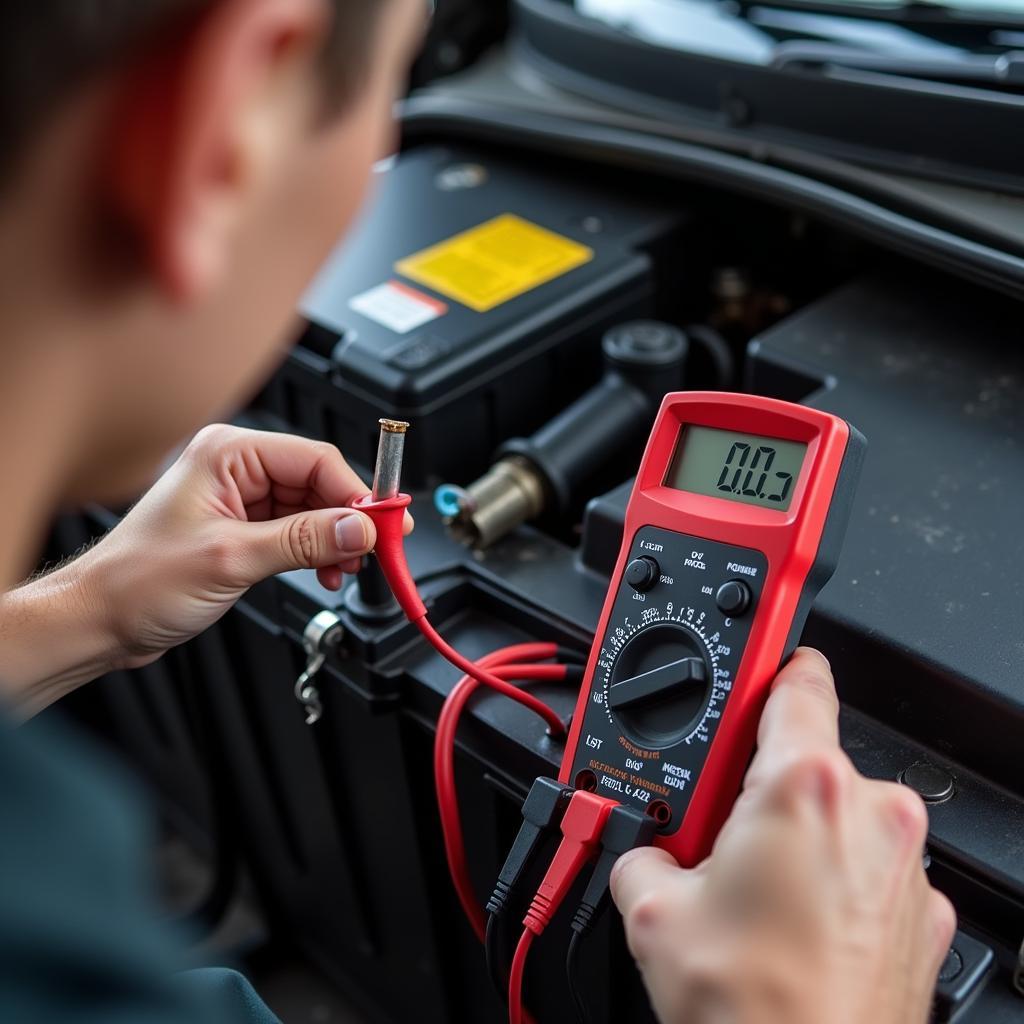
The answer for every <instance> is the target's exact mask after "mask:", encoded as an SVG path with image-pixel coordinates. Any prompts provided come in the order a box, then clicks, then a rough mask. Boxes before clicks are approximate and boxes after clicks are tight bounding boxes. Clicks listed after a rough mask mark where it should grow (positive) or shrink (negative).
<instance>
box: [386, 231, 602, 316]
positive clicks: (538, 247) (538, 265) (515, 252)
mask: <svg viewBox="0 0 1024 1024" xmlns="http://www.w3.org/2000/svg"><path fill="white" fill-rule="evenodd" d="M593 258H594V252H593V250H592V249H588V248H587V246H585V245H580V243H579V242H574V241H573V240H572V239H571V238H566V237H564V236H563V235H559V234H556V233H555V232H554V231H548V229H547V228H542V227H540V225H538V224H532V223H531V222H530V221H528V220H524V219H523V218H522V217H517V216H516V215H515V214H513V213H503V214H502V215H501V216H499V217H495V218H494V219H493V220H489V221H486V222H485V223H483V224H478V225H477V226H476V227H475V228H470V229H469V230H468V231H463V232H462V234H459V235H455V236H454V237H452V238H448V239H446V240H445V241H443V242H439V243H438V244H437V245H432V246H430V248H429V249H423V250H421V251H420V252H417V253H414V254H413V255H412V256H407V257H406V258H405V259H404V260H400V261H399V262H398V263H396V264H395V269H396V270H397V271H398V272H399V273H400V274H404V275H405V276H406V277H408V278H411V279H412V280H413V281H417V282H418V283H419V284H423V285H426V286H427V287H428V288H432V289H433V290H434V291H436V292H440V293H441V294H442V295H446V296H448V297H449V298H452V299H455V301H456V302H461V303H462V304H463V305H464V306H469V308H470V309H475V310H476V311H477V312H478V313H486V312H487V311H488V310H489V309H494V307H495V306H500V305H501V304H502V303H503V302H508V300H509V299H514V298H515V297H516V296H517V295H522V294H523V293H524V292H528V291H532V290H533V289H534V288H536V287H537V286H538V285H542V284H545V283H546V282H547V281H551V280H553V279H554V278H556V277H560V276H561V275H562V274H565V273H567V272H568V271H570V270H573V269H574V268H575V267H580V266H582V265H583V264H584V263H589V262H590V261H591V260H592V259H593Z"/></svg>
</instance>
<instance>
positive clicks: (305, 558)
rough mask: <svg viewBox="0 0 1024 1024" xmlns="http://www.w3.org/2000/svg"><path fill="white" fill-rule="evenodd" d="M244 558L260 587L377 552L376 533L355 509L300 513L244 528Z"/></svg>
mask: <svg viewBox="0 0 1024 1024" xmlns="http://www.w3.org/2000/svg"><path fill="white" fill-rule="evenodd" d="M242 538H243V559H244V561H245V564H246V566H247V568H248V570H249V571H250V573H251V575H252V582H253V583H257V582H259V581H260V580H262V579H266V578H267V577H268V576H273V575H275V574H276V573H279V572H288V571H289V570H291V569H324V568H327V567H328V566H333V565H341V564H342V563H344V562H350V561H351V560H352V559H354V558H361V557H362V556H363V555H365V554H367V553H368V552H370V551H372V550H373V546H374V544H376V543H377V531H376V528H375V527H374V525H373V521H372V520H371V519H370V517H369V516H366V515H363V513H362V512H357V511H355V509H347V508H344V509H339V508H328V509H318V510H315V511H307V512H297V513H296V514H295V515H292V516H285V517H284V518H282V519H270V520H267V521H266V522H262V523H246V524H244V531H243V533H242Z"/></svg>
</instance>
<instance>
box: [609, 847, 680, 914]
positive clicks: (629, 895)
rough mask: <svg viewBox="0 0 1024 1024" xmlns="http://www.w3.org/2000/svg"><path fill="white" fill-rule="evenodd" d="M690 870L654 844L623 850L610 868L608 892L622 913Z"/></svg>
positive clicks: (674, 882) (675, 882)
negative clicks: (609, 889) (609, 890)
mask: <svg viewBox="0 0 1024 1024" xmlns="http://www.w3.org/2000/svg"><path fill="white" fill-rule="evenodd" d="M688 874H689V872H688V871H686V870H685V869H684V868H681V867H680V866H679V865H678V864H677V863H676V860H675V858H674V857H673V856H672V854H670V853H668V852H667V851H666V850H662V849H659V848H658V847H655V846H641V847H638V848H637V849H635V850H630V851H629V852H628V853H624V854H623V855H622V856H621V857H620V858H619V859H618V860H617V861H616V862H615V867H614V868H613V869H612V877H611V892H612V899H613V900H614V901H615V905H616V906H617V907H618V908H619V912H620V913H621V914H622V916H623V917H625V916H627V915H628V914H629V912H630V911H631V910H632V909H633V907H635V906H636V905H637V904H638V903H641V902H642V901H643V900H644V899H645V898H648V897H650V896H652V895H653V894H655V893H657V892H660V891H662V890H663V889H665V888H666V887H668V886H670V885H673V884H677V883H678V882H679V880H680V879H682V878H683V877H685V876H686V875H688Z"/></svg>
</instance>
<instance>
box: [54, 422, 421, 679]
mask: <svg viewBox="0 0 1024 1024" xmlns="http://www.w3.org/2000/svg"><path fill="white" fill-rule="evenodd" d="M368 490H369V488H367V487H366V485H365V484H364V483H363V481H362V480H361V479H360V478H359V477H358V476H357V475H356V473H355V472H353V470H352V469H350V468H349V466H348V465H347V463H346V462H345V460H344V459H343V458H342V456H341V453H340V452H339V451H338V449H337V448H335V447H334V446H333V445H329V444H325V443H323V442H318V441H310V440H307V439H305V438H300V437H293V436H289V435H287V434H276V433H266V432H262V431H256V430H243V429H240V428H237V427H230V426H222V425H217V426H212V427H207V428H205V429H204V430H202V431H200V433H199V434H197V435H196V437H195V439H194V440H193V441H192V442H191V444H189V446H188V447H187V448H186V449H185V451H184V452H183V453H182V455H181V457H180V458H179V459H178V460H177V461H176V462H175V463H174V464H173V465H172V466H171V467H170V469H168V470H167V472H166V473H165V474H164V475H163V476H162V477H161V478H160V479H159V480H158V481H157V482H156V483H155V484H154V485H153V487H152V488H151V489H150V490H149V492H147V494H146V495H145V496H144V497H143V498H142V499H141V501H139V503H138V504H137V505H136V506H135V507H134V508H133V509H132V510H131V511H130V512H129V513H128V515H127V516H126V517H125V518H124V520H123V521H122V522H121V523H120V524H119V525H118V526H117V527H116V528H115V529H114V530H112V531H111V533H110V534H108V535H107V537H105V538H104V539H103V540H102V541H101V542H100V543H99V544H98V545H96V547H94V548H93V549H92V550H91V551H89V552H87V553H86V554H85V555H83V556H82V557H81V558H80V559H78V561H77V562H75V563H74V564H73V566H72V567H70V568H73V569H74V571H75V573H76V574H77V575H78V576H79V578H80V579H82V580H83V581H84V584H85V586H86V589H87V592H88V594H89V595H90V597H91V600H92V602H93V603H94V604H96V605H98V606H101V607H102V608H103V616H104V619H105V621H106V622H107V623H108V628H109V629H110V631H111V632H112V633H113V635H114V636H115V637H116V644H115V646H116V647H117V648H118V649H119V651H120V652H121V654H122V656H123V662H122V663H123V664H124V665H126V666H129V667H137V666H139V665H144V664H146V663H148V662H150V661H152V660H154V659H155V658H156V657H158V656H159V655H160V654H162V653H163V652H164V651H165V650H167V649H168V648H170V647H172V646H174V645H176V644H179V643H182V642H184V641H185V640H188V639H190V638H191V637H193V636H195V635H196V634H198V633H200V632H201V631H202V630H204V629H205V628H206V627H208V626H210V625H211V624H212V623H214V622H216V621H217V620H218V619H219V618H220V617H221V616H222V615H224V613H225V612H226V611H227V610H228V609H229V608H230V607H231V606H232V605H233V604H234V603H235V601H237V600H238V598H239V597H241V596H242V594H244V593H245V591H246V590H247V589H248V588H249V587H251V586H252V585H253V584H255V583H258V582H259V581H260V580H263V579H265V578H266V577H268V576H272V575H274V574H275V573H279V572H285V571H288V570H290V569H302V568H305V569H316V570H317V576H318V577H319V579H320V582H321V583H322V584H323V585H324V586H325V587H327V588H328V589H331V590H337V589H338V588H339V587H340V586H341V581H342V575H343V574H344V573H354V572H356V571H357V570H358V569H359V567H360V565H361V559H362V556H363V555H365V554H366V553H367V552H369V551H371V550H372V549H373V546H374V543H375V542H376V532H375V530H374V525H373V522H372V520H371V519H370V518H369V517H368V516H366V515H363V514H362V513H360V512H357V511H355V510H353V509H351V508H349V507H348V506H350V505H351V504H352V503H353V502H354V501H355V500H357V499H358V498H360V497H362V496H363V495H365V494H366V493H367V492H368ZM406 527H407V532H408V530H410V529H411V528H412V520H411V519H407V522H406Z"/></svg>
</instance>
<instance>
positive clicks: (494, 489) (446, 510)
mask: <svg viewBox="0 0 1024 1024" xmlns="http://www.w3.org/2000/svg"><path fill="white" fill-rule="evenodd" d="M544 501H545V493H544V480H543V478H542V477H541V475H540V474H539V473H538V472H537V470H536V468H535V467H534V466H533V465H532V464H531V463H530V462H528V461H527V460H526V459H524V458H522V457H520V456H518V455H511V456H506V457H505V458H503V459H499V460H498V461H497V462H496V463H495V464H494V465H493V466H492V467H491V468H490V469H489V470H488V471H487V472H486V473H485V474H484V475H483V476H482V477H480V479H479V480H477V481H476V482H475V483H473V484H470V485H469V487H467V488H465V489H463V488H461V487H456V486H454V485H452V484H443V485H442V486H441V487H439V488H438V489H437V490H436V491H435V492H434V506H435V508H437V510H438V511H439V512H440V513H441V515H442V516H444V518H445V522H446V523H447V525H448V529H449V531H450V532H451V534H452V536H453V537H455V539H456V540H460V541H462V543H463V544H467V545H469V546H471V547H475V548H485V547H488V546H489V545H490V544H493V543H494V542H495V541H496V540H498V539H499V538H501V537H504V536H505V534H507V533H510V532H511V531H512V530H514V529H516V527H518V526H520V525H522V524H523V523H526V522H529V521H530V520H531V519H536V518H537V516H539V515H540V514H541V512H543V511H544Z"/></svg>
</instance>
